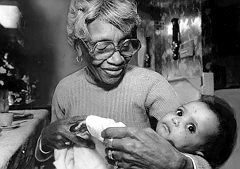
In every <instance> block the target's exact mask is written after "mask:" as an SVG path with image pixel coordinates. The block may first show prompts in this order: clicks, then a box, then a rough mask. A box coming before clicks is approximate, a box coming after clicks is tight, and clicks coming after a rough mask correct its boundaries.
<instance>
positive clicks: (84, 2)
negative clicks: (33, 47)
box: [67, 0, 141, 45]
mask: <svg viewBox="0 0 240 169" xmlns="http://www.w3.org/2000/svg"><path fill="white" fill-rule="evenodd" d="M95 19H100V20H103V21H106V22H108V23H110V24H112V25H114V26H115V27H117V28H118V29H120V30H121V31H123V32H124V33H127V34H129V33H130V32H131V30H132V28H133V27H134V26H136V25H139V24H140V21H141V20H140V17H139V15H138V13H137V5H136V2H135V0H71V2H70V7H69V11H68V20H67V34H68V41H69V43H70V44H71V45H74V41H75V40H76V39H83V40H87V41H88V40H89V38H90V36H89V32H88V29H87V25H88V24H90V23H91V22H92V21H94V20H95Z"/></svg>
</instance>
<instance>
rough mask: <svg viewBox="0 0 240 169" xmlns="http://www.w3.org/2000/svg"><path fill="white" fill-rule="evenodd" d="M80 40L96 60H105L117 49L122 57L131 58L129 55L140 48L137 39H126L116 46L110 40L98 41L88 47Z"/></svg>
mask: <svg viewBox="0 0 240 169" xmlns="http://www.w3.org/2000/svg"><path fill="white" fill-rule="evenodd" d="M82 42H83V43H84V45H85V46H86V47H87V48H88V50H89V54H90V55H91V56H92V57H93V58H94V59H96V60H106V59H108V58H110V57H111V56H112V55H113V54H114V53H115V52H116V51H118V52H119V53H120V54H121V56H123V57H124V59H131V57H132V56H133V55H134V54H135V53H136V52H137V51H138V50H139V49H140V48H141V42H140V41H139V40H138V39H126V40H124V41H123V42H121V43H120V44H119V45H117V46H116V45H115V44H114V43H113V42H112V41H100V42H97V43H96V44H95V45H94V46H93V47H92V48H90V47H89V46H88V45H87V44H86V43H85V42H84V41H82Z"/></svg>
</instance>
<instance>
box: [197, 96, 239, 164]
mask: <svg viewBox="0 0 240 169" xmlns="http://www.w3.org/2000/svg"><path fill="white" fill-rule="evenodd" d="M200 101H202V102H203V103H205V104H206V105H207V106H208V107H209V108H210V109H211V110H212V111H213V112H214V113H215V114H216V115H217V118H218V120H219V126H218V130H219V131H218V133H217V134H216V135H214V136H212V137H210V138H209V139H208V141H207V143H206V145H204V146H203V152H202V153H203V154H204V158H205V159H206V160H207V161H208V162H209V164H210V165H211V166H212V167H213V168H217V167H219V166H221V165H223V164H224V162H226V161H227V159H228V158H229V157H230V155H231V153H232V151H233V148H234V146H235V142H236V138H237V132H236V131H237V122H236V119H235V114H234V110H233V109H232V108H231V106H230V105H229V104H228V103H227V102H226V101H224V100H223V99H221V98H219V97H216V96H206V95H203V96H202V97H201V99H200Z"/></svg>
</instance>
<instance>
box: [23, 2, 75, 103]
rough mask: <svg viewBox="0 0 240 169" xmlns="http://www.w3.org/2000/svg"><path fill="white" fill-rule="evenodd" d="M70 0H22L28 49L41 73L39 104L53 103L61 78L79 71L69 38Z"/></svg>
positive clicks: (27, 52) (38, 72)
mask: <svg viewBox="0 0 240 169" xmlns="http://www.w3.org/2000/svg"><path fill="white" fill-rule="evenodd" d="M68 3H69V2H68V1H66V0H24V1H21V11H22V14H23V18H24V22H25V28H24V29H22V31H23V37H24V43H25V44H24V46H25V52H26V55H28V57H31V59H33V60H35V61H36V62H35V64H36V65H26V66H28V67H35V68H36V69H35V70H32V71H33V73H35V74H36V76H38V77H39V85H38V87H39V93H40V96H39V100H38V104H40V105H45V104H50V102H51V97H52V94H53V90H54V88H55V86H56V84H57V82H58V81H59V80H60V79H61V78H63V77H64V76H66V75H68V74H69V73H71V72H73V71H75V70H76V69H77V68H78V67H79V63H77V62H76V60H75V53H74V52H73V50H72V49H71V48H70V47H69V45H68V43H67V40H66V16H67V6H68Z"/></svg>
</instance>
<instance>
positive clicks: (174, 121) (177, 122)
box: [172, 117, 179, 127]
mask: <svg viewBox="0 0 240 169" xmlns="http://www.w3.org/2000/svg"><path fill="white" fill-rule="evenodd" d="M172 122H173V124H174V125H175V126H176V127H178V126H179V119H178V118H176V117H175V118H172Z"/></svg>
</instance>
